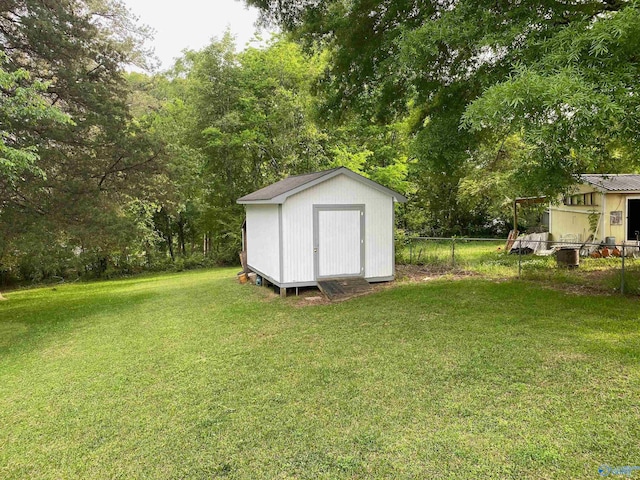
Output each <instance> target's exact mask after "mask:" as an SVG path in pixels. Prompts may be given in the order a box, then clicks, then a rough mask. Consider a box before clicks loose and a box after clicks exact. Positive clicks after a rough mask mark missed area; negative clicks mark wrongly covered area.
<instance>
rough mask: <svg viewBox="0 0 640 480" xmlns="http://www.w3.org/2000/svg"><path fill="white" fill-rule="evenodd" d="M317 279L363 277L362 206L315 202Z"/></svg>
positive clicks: (315, 262) (314, 236) (314, 225)
mask: <svg viewBox="0 0 640 480" xmlns="http://www.w3.org/2000/svg"><path fill="white" fill-rule="evenodd" d="M313 213H314V218H313V220H314V222H313V227H314V235H313V238H314V257H315V258H314V266H315V276H316V278H328V277H348V276H364V205H341V206H336V205H327V206H321V205H314V208H313Z"/></svg>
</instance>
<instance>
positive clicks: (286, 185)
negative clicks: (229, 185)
mask: <svg viewBox="0 0 640 480" xmlns="http://www.w3.org/2000/svg"><path fill="white" fill-rule="evenodd" d="M339 168H340V167H338V168H332V169H331V170H325V171H323V172H315V173H306V174H304V175H294V176H291V177H287V178H284V179H282V180H280V181H279V182H276V183H272V184H271V185H268V186H266V187H264V188H261V189H260V190H256V191H255V192H253V193H250V194H248V195H245V196H244V197H241V198H239V199H238V202H254V201H257V200H271V199H272V198H275V197H277V196H278V195H282V194H283V193H286V192H289V191H291V190H293V189H294V188H298V187H300V186H302V185H304V184H305V183H309V182H312V181H313V180H316V179H318V178H321V177H324V176H325V175H328V174H329V173H331V172H333V171H335V170H338V169H339Z"/></svg>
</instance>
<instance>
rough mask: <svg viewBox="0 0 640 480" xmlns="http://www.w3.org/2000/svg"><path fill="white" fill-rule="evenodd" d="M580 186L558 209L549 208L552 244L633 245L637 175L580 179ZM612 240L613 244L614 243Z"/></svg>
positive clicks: (638, 226)
mask: <svg viewBox="0 0 640 480" xmlns="http://www.w3.org/2000/svg"><path fill="white" fill-rule="evenodd" d="M580 180H581V183H580V184H579V185H578V186H577V187H576V189H575V191H574V192H573V193H572V194H571V195H567V196H565V197H564V198H563V201H562V203H561V204H559V205H551V206H550V207H549V232H550V234H551V238H552V240H554V241H560V240H567V241H574V240H575V241H578V242H586V241H587V240H588V239H589V237H590V236H591V235H592V234H593V241H596V242H599V241H605V240H606V239H607V237H612V238H611V239H610V243H617V244H621V243H622V242H626V243H627V244H628V243H630V242H633V244H634V245H635V244H636V242H637V241H638V239H639V238H640V175H639V174H621V175H613V174H611V175H607V174H602V175H595V174H593V175H591V174H589V175H581V176H580ZM613 238H615V242H614V241H613Z"/></svg>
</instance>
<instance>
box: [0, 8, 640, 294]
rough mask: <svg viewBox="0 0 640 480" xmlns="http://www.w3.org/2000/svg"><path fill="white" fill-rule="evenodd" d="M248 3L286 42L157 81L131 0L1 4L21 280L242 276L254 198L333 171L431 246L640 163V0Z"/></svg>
mask: <svg viewBox="0 0 640 480" xmlns="http://www.w3.org/2000/svg"><path fill="white" fill-rule="evenodd" d="M246 3H248V4H250V5H253V6H256V7H258V8H260V9H261V11H262V14H263V17H262V21H263V22H264V23H266V24H270V25H275V26H278V27H279V28H280V30H281V31H282V34H281V35H279V36H277V37H274V38H273V39H272V40H271V41H270V42H268V44H267V45H266V46H264V47H262V48H247V49H245V50H242V51H240V50H239V49H238V48H237V46H236V45H235V43H234V39H233V37H232V36H231V35H230V34H228V33H227V34H224V35H222V36H219V37H217V38H214V39H213V40H212V42H211V43H210V45H208V46H207V47H206V48H204V49H202V50H199V51H185V52H184V54H183V55H182V57H181V58H179V59H178V60H177V61H176V63H175V65H174V66H173V67H172V68H171V69H169V70H168V71H165V72H161V73H152V64H153V56H152V53H151V52H149V51H148V50H147V49H146V45H147V44H148V40H149V38H150V33H149V32H148V30H147V29H146V28H145V27H144V26H141V25H140V24H139V23H138V21H137V20H136V19H135V18H133V17H132V16H131V14H130V13H129V12H128V11H127V10H126V8H124V6H123V5H122V4H121V3H120V2H118V1H117V0H57V1H55V2H49V1H44V2H43V1H42V0H39V1H36V0H9V1H6V2H2V6H0V43H1V44H2V51H1V52H0V95H1V96H0V282H1V283H2V284H4V285H7V284H11V283H15V282H39V281H46V280H51V279H56V280H58V279H62V278H64V279H73V278H78V277H108V276H112V275H122V274H131V273H137V272H141V271H144V270H168V269H177V270H180V269H184V268H195V267H198V266H206V265H213V264H229V263H235V262H237V254H238V251H239V249H240V226H241V224H242V221H243V216H244V212H243V208H242V206H239V205H237V204H236V203H235V201H236V199H237V198H238V197H240V196H242V195H244V194H246V193H248V192H250V191H253V190H255V189H258V188H261V187H263V186H265V185H267V184H269V183H272V182H274V181H276V180H278V179H280V178H283V177H285V176H288V175H294V174H299V173H306V172H310V171H316V170H322V169H327V168H332V167H335V166H346V167H348V168H350V169H352V170H354V171H356V172H358V173H361V174H363V175H365V176H367V177H369V178H371V179H373V180H375V181H377V182H380V183H382V184H383V185H386V186H388V187H390V188H392V189H395V190H397V191H399V192H401V193H403V194H405V195H406V196H408V197H409V202H408V203H407V204H406V205H403V206H399V207H398V209H399V210H398V212H397V216H396V217H397V221H398V225H397V226H398V227H399V228H400V229H401V230H405V231H412V232H422V233H427V234H432V235H506V232H507V231H508V229H509V219H510V217H511V202H512V201H513V198H515V197H516V196H534V195H548V196H550V197H551V198H553V197H555V196H557V195H559V194H562V193H565V192H567V191H568V190H569V189H570V188H571V186H572V185H573V182H574V179H575V176H576V175H577V174H579V173H585V172H594V173H617V172H635V171H637V169H638V147H639V139H640V131H639V130H640V118H639V116H640V98H639V96H638V85H639V81H640V75H639V74H640V70H639V63H638V60H639V59H638V55H639V53H638V52H639V50H638V48H637V47H638V45H640V5H639V4H638V2H635V1H615V0H611V1H602V0H598V1H580V2H575V1H555V0H554V1H552V0H549V1H543V2H526V1H522V2H507V1H504V2H501V1H498V2H496V1H492V2H489V1H483V0H481V1H475V0H474V1H472V0H458V1H455V2H442V1H423V0H398V1H390V0H387V1H382V0H354V1H352V2H343V1H338V0H329V1H324V2H317V1H312V0H305V1H299V0H295V1H294V0H277V1H276V0H247V2H246ZM212 33H213V32H212ZM176 41H179V39H177V40H176ZM132 66H136V67H138V69H139V70H141V71H146V72H148V73H128V70H130V69H131V67H132ZM538 214H539V212H537V211H533V210H532V211H531V215H530V218H527V217H526V216H524V217H523V219H522V222H523V224H522V225H521V227H522V228H526V227H527V226H533V225H535V223H536V221H537V218H536V217H537V215H538Z"/></svg>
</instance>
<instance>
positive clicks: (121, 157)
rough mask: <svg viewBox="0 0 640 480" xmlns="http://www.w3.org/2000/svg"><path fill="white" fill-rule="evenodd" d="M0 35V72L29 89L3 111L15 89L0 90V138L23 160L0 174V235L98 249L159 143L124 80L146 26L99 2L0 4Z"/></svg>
mask: <svg viewBox="0 0 640 480" xmlns="http://www.w3.org/2000/svg"><path fill="white" fill-rule="evenodd" d="M0 32H1V34H0V44H1V45H2V50H3V51H4V52H5V54H6V62H5V63H4V70H5V71H6V73H7V75H8V76H9V77H5V78H9V79H10V78H13V79H14V80H15V79H17V78H20V79H21V82H22V83H23V84H24V85H21V87H22V88H27V89H30V90H31V92H32V95H31V100H30V101H29V104H30V114H28V115H15V112H13V113H12V112H11V109H10V108H7V105H9V104H8V103H6V102H7V100H6V99H7V98H9V99H11V98H14V99H16V98H19V96H17V95H22V94H23V93H21V91H20V90H18V89H15V88H14V89H13V93H12V94H11V95H9V96H7V94H6V92H4V93H5V95H4V96H3V107H5V108H3V112H2V115H4V118H3V120H6V121H7V123H5V122H3V126H6V130H4V131H5V132H6V133H5V137H4V145H5V146H8V147H9V148H11V149H13V150H12V151H13V152H22V157H15V155H14V157H13V160H12V163H13V167H16V165H18V164H19V163H20V162H22V163H21V165H22V166H19V169H20V174H19V175H18V174H16V173H17V170H15V168H14V173H13V174H12V175H6V174H5V175H2V176H1V177H0V225H1V226H0V229H1V230H0V238H2V239H3V241H4V242H5V246H6V245H7V244H13V245H14V246H18V245H28V244H35V243H37V242H28V241H22V240H24V239H25V238H26V237H35V238H40V239H42V244H45V243H46V244H50V245H62V244H64V245H65V246H66V247H65V248H66V249H67V250H68V251H71V250H73V249H75V248H81V249H82V250H83V251H93V252H94V254H95V255H97V256H101V255H105V254H106V252H107V251H109V249H110V248H112V245H113V239H114V237H113V236H112V235H113V234H114V232H118V231H121V230H120V229H114V228H113V227H114V225H116V224H119V225H120V227H121V223H122V222H121V221H120V220H121V219H122V218H123V216H122V208H123V206H124V205H125V203H126V201H127V200H128V199H129V198H130V197H131V196H142V195H144V194H145V193H147V192H149V191H150V189H152V188H153V180H152V179H153V176H154V174H156V173H157V172H159V170H160V167H161V165H160V162H159V161H158V160H159V159H160V155H161V151H162V149H161V142H159V141H158V139H157V138H154V137H153V136H152V135H148V134H147V132H146V131H145V130H144V128H143V127H142V126H141V125H138V124H136V123H135V122H132V118H131V115H130V113H129V107H128V105H127V103H126V99H127V96H128V95H127V84H126V82H125V81H124V77H123V66H124V65H126V64H127V63H131V62H137V61H138V60H139V59H140V55H139V51H138V50H137V46H138V45H139V44H140V42H141V41H142V40H143V39H144V38H145V35H146V33H145V31H144V30H143V29H142V30H140V29H137V28H135V26H134V21H133V20H132V19H131V18H130V17H129V16H128V12H127V11H126V9H124V8H123V7H122V4H121V3H119V2H116V1H108V0H104V1H89V0H86V1H85V0H62V1H56V2H42V1H35V0H11V1H8V2H3V4H2V7H1V9H0ZM9 90H11V88H9ZM34 92H37V97H34V96H33V93H34ZM35 100H37V102H36V103H34V101H35ZM25 154H26V156H25ZM35 155H37V157H36V156H35ZM20 239H22V240H20ZM45 240H46V241H45ZM6 250H7V249H6V248H4V249H2V250H0V254H1V253H5V252H6ZM18 251H19V252H20V255H25V256H28V252H25V251H24V249H22V250H21V249H18ZM0 258H1V257H0Z"/></svg>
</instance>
